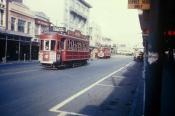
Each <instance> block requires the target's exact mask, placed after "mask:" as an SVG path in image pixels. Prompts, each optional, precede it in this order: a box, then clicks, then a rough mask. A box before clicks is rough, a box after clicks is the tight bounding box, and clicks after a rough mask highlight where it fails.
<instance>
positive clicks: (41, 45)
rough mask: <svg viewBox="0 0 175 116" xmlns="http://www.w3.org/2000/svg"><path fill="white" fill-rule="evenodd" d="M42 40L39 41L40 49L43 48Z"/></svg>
mask: <svg viewBox="0 0 175 116" xmlns="http://www.w3.org/2000/svg"><path fill="white" fill-rule="evenodd" d="M43 42H44V41H43V40H41V41H40V50H43Z"/></svg>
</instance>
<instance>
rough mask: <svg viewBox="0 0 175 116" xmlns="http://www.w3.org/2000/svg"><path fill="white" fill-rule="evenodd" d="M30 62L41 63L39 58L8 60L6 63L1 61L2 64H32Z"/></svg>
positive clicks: (0, 64)
mask: <svg viewBox="0 0 175 116" xmlns="http://www.w3.org/2000/svg"><path fill="white" fill-rule="evenodd" d="M30 63H39V61H38V60H31V61H30V60H26V61H7V62H6V63H3V62H0V66H5V65H13V64H15V65H16V64H30Z"/></svg>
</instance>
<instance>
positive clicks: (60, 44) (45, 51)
mask: <svg viewBox="0 0 175 116" xmlns="http://www.w3.org/2000/svg"><path fill="white" fill-rule="evenodd" d="M89 58H90V52H89V38H88V37H87V36H84V35H82V34H81V33H80V32H79V31H74V32H73V31H68V32H67V33H64V34H63V33H62V34H61V33H59V32H47V33H43V34H41V35H40V50H39V61H40V63H41V64H42V65H43V66H46V67H59V66H63V65H64V66H65V65H71V66H75V65H80V64H85V63H87V60H88V59H89Z"/></svg>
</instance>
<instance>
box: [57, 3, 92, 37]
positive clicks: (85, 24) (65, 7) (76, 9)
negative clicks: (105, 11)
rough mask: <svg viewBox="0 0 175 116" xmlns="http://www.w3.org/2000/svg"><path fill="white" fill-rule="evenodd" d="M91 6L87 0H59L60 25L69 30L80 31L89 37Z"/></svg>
mask: <svg viewBox="0 0 175 116" xmlns="http://www.w3.org/2000/svg"><path fill="white" fill-rule="evenodd" d="M90 8H91V5H90V4H89V3H87V2H86V1H85V0H59V3H58V9H57V14H58V16H59V18H58V22H57V23H58V25H57V26H60V27H66V29H67V30H72V31H74V30H79V31H81V33H83V34H84V35H89V12H90Z"/></svg>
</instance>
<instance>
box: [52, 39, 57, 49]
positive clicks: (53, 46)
mask: <svg viewBox="0 0 175 116" xmlns="http://www.w3.org/2000/svg"><path fill="white" fill-rule="evenodd" d="M55 45H56V41H55V40H51V51H54V50H55Z"/></svg>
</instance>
